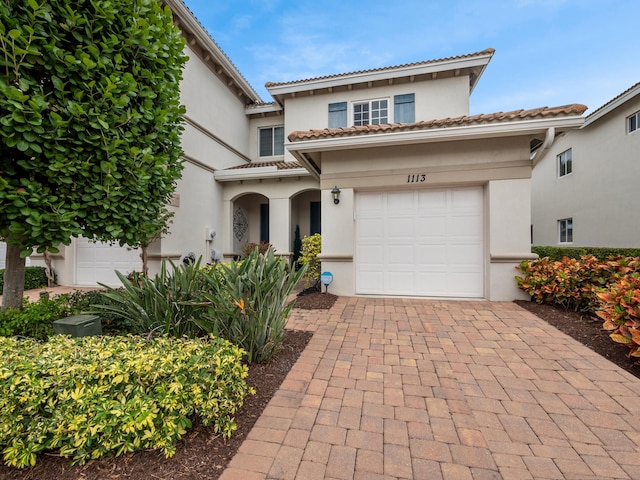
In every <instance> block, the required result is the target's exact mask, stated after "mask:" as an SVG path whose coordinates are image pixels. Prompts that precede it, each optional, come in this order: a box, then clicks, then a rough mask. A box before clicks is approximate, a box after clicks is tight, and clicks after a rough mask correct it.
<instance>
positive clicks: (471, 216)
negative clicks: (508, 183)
mask: <svg viewBox="0 0 640 480" xmlns="http://www.w3.org/2000/svg"><path fill="white" fill-rule="evenodd" d="M482 205H483V194H482V187H472V188H447V189H437V190H435V189H434V190H411V191H393V192H367V193H359V194H357V197H356V219H357V220H356V254H355V263H356V293H359V294H382V295H415V296H433V297H482V296H483V293H484V292H483V290H484V288H483V284H484V282H483V276H484V268H483V264H484V261H483V258H484V255H483V215H482V211H483V209H482Z"/></svg>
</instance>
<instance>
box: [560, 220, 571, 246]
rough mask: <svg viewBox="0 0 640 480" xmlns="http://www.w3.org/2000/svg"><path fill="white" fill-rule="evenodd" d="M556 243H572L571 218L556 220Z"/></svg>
mask: <svg viewBox="0 0 640 480" xmlns="http://www.w3.org/2000/svg"><path fill="white" fill-rule="evenodd" d="M558 241H559V242H560V243H571V242H573V218H563V219H562V220H558Z"/></svg>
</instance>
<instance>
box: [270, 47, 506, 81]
mask: <svg viewBox="0 0 640 480" xmlns="http://www.w3.org/2000/svg"><path fill="white" fill-rule="evenodd" d="M494 52H495V49H494V48H487V49H485V50H482V51H481V52H475V53H469V54H466V55H458V56H454V57H446V58H439V59H436V60H426V61H424V62H415V63H406V64H403V65H395V66H393V67H381V68H373V69H370V70H358V71H356V72H348V73H339V74H335V75H326V76H323V77H315V78H306V79H304V80H292V81H289V82H267V83H266V84H265V87H266V88H271V87H280V86H283V85H295V84H296V83H305V82H312V81H317V80H327V79H331V78H340V77H348V76H351V75H360V74H363V73H372V72H384V71H392V70H396V69H400V68H406V67H414V66H420V65H429V64H432V63H440V62H447V61H451V60H460V59H464V58H473V57H480V56H483V55H493V53H494Z"/></svg>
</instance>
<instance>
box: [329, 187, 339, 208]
mask: <svg viewBox="0 0 640 480" xmlns="http://www.w3.org/2000/svg"><path fill="white" fill-rule="evenodd" d="M331 195H333V203H335V204H336V205H337V204H339V203H340V189H339V188H338V186H337V185H336V186H335V187H333V190H331Z"/></svg>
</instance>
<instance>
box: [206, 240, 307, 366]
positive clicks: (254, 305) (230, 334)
mask: <svg viewBox="0 0 640 480" xmlns="http://www.w3.org/2000/svg"><path fill="white" fill-rule="evenodd" d="M304 272H305V269H304V267H303V268H302V269H300V270H297V271H295V270H294V271H291V268H290V267H289V264H288V262H287V261H286V260H285V259H284V258H282V257H276V256H275V255H274V252H273V250H272V249H269V250H267V252H266V253H265V254H264V255H263V254H261V253H260V252H259V251H258V250H257V249H254V250H253V251H252V252H251V253H250V254H249V256H248V257H247V258H245V259H244V260H243V261H241V262H236V261H232V262H230V263H229V264H221V265H219V266H218V267H217V268H215V269H214V270H213V271H212V272H211V273H209V274H206V273H205V274H203V275H204V276H205V277H206V279H207V288H205V290H204V291H203V297H204V300H206V302H208V303H209V304H210V306H209V308H208V311H207V314H206V317H205V318H203V319H200V320H196V323H198V325H200V326H201V327H202V328H203V329H204V330H206V331H208V332H212V333H213V334H214V335H216V336H218V335H219V336H221V337H223V338H226V339H227V340H229V341H231V342H233V343H235V344H237V345H239V346H241V347H242V348H243V349H244V350H245V351H246V352H247V360H248V361H249V362H250V363H252V362H264V361H267V360H269V359H270V358H271V357H272V356H273V355H274V354H275V353H277V352H278V351H279V350H280V348H281V345H282V341H283V339H284V327H285V325H286V321H287V317H288V316H289V312H290V311H291V308H292V307H293V302H290V303H287V299H288V297H289V295H290V294H291V291H292V290H293V288H294V287H295V285H296V284H297V283H298V282H299V281H300V279H301V278H302V276H303V275H304Z"/></svg>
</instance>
